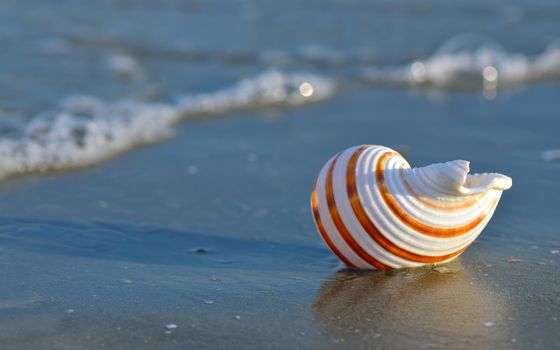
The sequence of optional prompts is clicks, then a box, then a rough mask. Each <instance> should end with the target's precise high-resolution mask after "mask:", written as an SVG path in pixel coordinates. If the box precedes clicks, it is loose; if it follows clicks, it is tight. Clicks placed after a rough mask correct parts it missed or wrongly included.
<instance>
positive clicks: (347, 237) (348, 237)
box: [325, 153, 389, 269]
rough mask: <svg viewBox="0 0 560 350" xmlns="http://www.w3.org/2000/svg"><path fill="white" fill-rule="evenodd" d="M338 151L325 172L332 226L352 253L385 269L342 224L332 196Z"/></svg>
mask: <svg viewBox="0 0 560 350" xmlns="http://www.w3.org/2000/svg"><path fill="white" fill-rule="evenodd" d="M340 155H341V154H340V153H339V154H338V155H337V156H336V157H335V159H334V160H333V162H332V163H331V165H330V167H329V170H328V172H327V175H326V176H327V178H326V185H325V186H326V187H325V193H326V200H327V207H328V209H329V212H330V217H331V219H332V221H333V223H334V226H335V227H336V230H337V231H338V232H339V234H340V236H341V237H342V238H343V239H344V241H345V242H346V244H347V245H348V246H349V247H350V248H351V249H352V250H353V251H354V253H355V254H356V255H358V256H359V257H360V258H361V259H362V260H364V261H366V262H367V263H368V264H370V265H372V266H374V267H375V268H377V269H387V268H389V267H388V266H387V265H384V264H383V263H381V262H379V261H378V260H377V259H376V258H374V257H373V256H371V255H370V254H368V253H367V252H366V251H365V250H364V249H363V248H362V247H361V246H360V245H359V244H358V243H357V242H356V240H355V239H354V238H353V236H352V234H351V233H350V232H349V231H348V229H347V228H346V226H345V225H344V222H343V221H342V218H341V217H340V214H339V212H338V208H337V205H336V201H335V198H334V192H333V173H334V169H335V166H336V164H337V161H338V159H339V157H340Z"/></svg>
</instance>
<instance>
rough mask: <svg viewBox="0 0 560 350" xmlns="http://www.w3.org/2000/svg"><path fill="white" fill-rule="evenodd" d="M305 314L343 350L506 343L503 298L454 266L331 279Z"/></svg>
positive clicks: (506, 314) (508, 337) (507, 312)
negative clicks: (316, 322)
mask: <svg viewBox="0 0 560 350" xmlns="http://www.w3.org/2000/svg"><path fill="white" fill-rule="evenodd" d="M313 310H314V312H315V315H316V319H317V321H318V324H319V326H320V328H321V330H320V331H321V332H322V334H325V335H327V336H328V338H327V339H328V340H330V342H333V343H343V344H344V347H346V348H349V349H357V348H364V346H365V345H366V344H367V348H371V349H375V348H377V345H379V346H381V345H383V348H385V345H387V344H399V348H470V349H480V348H490V347H494V348H496V347H497V348H503V347H505V348H507V347H508V346H507V344H508V343H509V342H510V341H511V338H512V334H511V333H512V330H511V329H510V327H511V326H510V322H508V321H507V319H508V317H509V316H511V313H512V310H511V307H510V303H509V302H508V299H507V297H505V296H504V295H501V294H499V293H497V292H495V291H494V290H492V288H490V286H487V285H483V284H481V282H480V281H477V280H476V279H474V278H473V277H472V276H471V274H470V273H469V272H468V271H465V270H464V269H463V267H462V266H461V265H460V263H459V262H454V263H452V264H451V265H449V266H448V268H447V269H446V270H440V271H439V272H438V271H435V270H432V269H430V268H419V269H413V270H407V271H402V270H401V271H397V270H392V271H388V272H353V271H349V270H346V271H341V272H337V273H335V274H334V275H333V276H331V279H330V280H328V281H327V282H325V283H324V284H323V286H322V287H321V289H320V291H319V294H318V295H317V297H316V299H315V302H314V304H313ZM490 324H491V326H489V325H490ZM397 342H398V343H397ZM510 345H511V344H510Z"/></svg>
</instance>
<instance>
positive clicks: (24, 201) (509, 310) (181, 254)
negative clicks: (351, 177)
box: [0, 0, 560, 350]
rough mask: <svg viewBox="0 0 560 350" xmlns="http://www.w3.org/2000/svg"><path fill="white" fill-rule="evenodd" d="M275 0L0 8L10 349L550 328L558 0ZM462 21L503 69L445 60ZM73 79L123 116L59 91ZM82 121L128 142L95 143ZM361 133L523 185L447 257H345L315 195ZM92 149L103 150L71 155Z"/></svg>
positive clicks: (539, 345)
mask: <svg viewBox="0 0 560 350" xmlns="http://www.w3.org/2000/svg"><path fill="white" fill-rule="evenodd" d="M55 6H56V7H55ZM92 6H93V5H92ZM230 6H231V7H232V8H230ZM279 6H280V5H279V4H275V3H273V2H270V3H269V2H266V3H262V4H258V5H257V4H250V3H247V2H243V1H242V2H241V4H239V6H237V5H236V6H234V5H225V4H218V3H213V2H212V3H208V4H198V5H197V4H194V3H193V4H190V5H185V4H179V2H174V1H169V2H166V5H161V6H160V5H155V4H152V3H150V2H142V1H140V2H138V3H136V4H132V3H128V2H126V1H123V2H121V1H110V0H104V1H101V2H100V4H99V5H98V6H95V7H94V8H93V7H90V6H87V5H84V4H80V5H78V4H75V3H73V2H61V3H59V4H56V5H55V4H54V2H52V4H51V2H49V1H47V2H38V1H24V2H15V1H7V2H6V3H3V4H2V5H0V23H2V24H0V43H2V47H4V48H5V49H6V50H5V52H4V53H2V54H0V67H2V68H3V69H2V71H3V73H2V74H0V87H1V88H2V91H0V116H1V117H2V118H1V121H2V122H3V124H1V128H0V132H1V134H0V137H1V140H2V141H1V142H0V154H1V155H2V157H1V158H0V175H1V177H3V180H2V182H1V183H0V276H1V279H2V283H0V348H2V349H17V350H19V349H39V348H41V349H100V348H107V349H154V348H156V349H186V348H188V349H232V348H235V349H245V348H248V349H253V348H254V349H263V348H273V349H284V348H298V349H299V348H301V349H328V348H332V349H339V348H340V349H410V348H418V349H441V348H443V349H533V348H535V349H553V348H558V347H560V342H559V340H558V337H557V336H556V333H557V330H558V328H559V326H560V295H559V290H560V269H559V266H560V253H559V249H560V245H559V241H558V226H559V224H560V217H559V215H558V210H559V208H560V203H559V201H558V194H560V183H559V182H558V174H559V172H560V162H558V161H555V160H552V159H547V158H546V157H543V152H545V151H547V150H551V149H557V148H560V142H559V141H558V131H559V130H560V129H559V128H560V119H558V115H557V111H558V106H559V104H558V93H559V89H558V81H557V79H558V77H559V76H560V61H559V62H558V67H559V70H558V71H556V70H555V69H556V68H555V67H556V66H555V65H554V62H555V61H554V59H553V58H554V57H556V56H553V53H554V52H555V51H554V52H553V51H551V50H552V49H550V48H549V49H547V47H548V45H550V43H552V42H554V39H555V38H554V37H553V34H554V33H556V32H557V30H558V28H559V25H558V22H557V21H556V18H554V16H552V15H551V14H550V13H552V11H558V10H560V7H558V5H556V4H553V3H547V2H539V6H535V7H531V6H529V5H508V6H498V5H495V4H486V3H485V2H482V1H476V2H469V3H462V2H460V3H456V4H446V5H444V4H441V3H439V2H428V4H426V5H425V7H423V6H420V5H407V4H406V3H404V2H402V3H401V2H397V3H396V4H394V5H390V4H384V3H374V4H367V3H361V2H358V3H356V4H354V5H353V6H350V5H345V4H341V3H336V2H335V3H329V6H326V5H321V4H320V3H319V2H314V1H312V2H310V3H309V4H306V5H305V6H304V5H301V4H296V3H295V2H294V3H291V2H289V3H288V4H284V5H282V6H281V8H277V7H279ZM300 6H301V7H300ZM323 6H326V7H325V8H323ZM298 9H300V10H301V11H299V12H298V11H297V10H298ZM319 9H322V10H323V12H320V11H319ZM496 16H497V17H496ZM123 18H127V19H128V21H123V20H122V19H123ZM238 18H242V20H241V22H242V23H243V24H240V25H239V24H238V23H239V22H238ZM492 18H498V20H493V19H492ZM151 21H154V22H156V23H161V25H157V26H152V27H151V28H147V23H150V22H151ZM310 21H314V23H315V26H310V25H309V23H310ZM216 23H219V24H220V25H223V26H224V27H225V28H230V29H231V32H230V33H228V34H229V36H228V37H225V36H224V34H223V33H218V32H216V31H215V30H212V28H214V27H215V25H216ZM280 23H284V24H282V26H284V27H282V28H284V29H285V30H281V29H280V28H281V27H280ZM285 23H288V24H290V25H291V26H290V25H287V24H285ZM440 26H446V28H447V32H443V31H441V30H439V27H440ZM201 29H204V30H201ZM343 29H344V30H343ZM475 30H478V31H480V32H482V33H484V34H485V35H486V36H489V37H492V38H493V40H495V42H496V43H499V44H500V45H501V46H503V47H504V50H503V52H502V51H500V52H502V53H501V54H499V55H498V54H496V56H495V57H494V56H493V57H494V58H493V60H494V61H492V62H494V65H493V66H492V67H494V66H495V67H498V68H497V72H498V73H497V74H498V75H497V78H496V80H497V83H496V84H498V85H497V86H498V87H497V88H496V87H495V86H494V87H493V85H488V84H486V85H484V84H482V83H481V81H479V80H480V79H481V78H480V74H483V75H484V71H479V69H478V66H477V64H471V65H467V66H460V69H459V68H456V67H455V66H453V67H455V68H453V69H455V70H453V71H451V68H449V66H445V67H442V66H441V65H440V63H439V62H440V61H439V59H440V58H441V57H442V56H438V55H440V54H437V52H438V51H437V48H438V47H439V46H441V44H442V43H444V42H445V41H447V40H448V39H449V38H453V37H456V36H457V35H462V34H464V33H467V32H473V31H475ZM259 31H262V33H261V34H260V35H259V33H258V32H259ZM389 37H390V39H389ZM547 50H548V51H547ZM434 52H436V53H434ZM504 52H508V53H509V54H508V55H505V54H504ZM119 55H120V56H119ZM520 55H523V57H525V59H524V60H519V57H520ZM115 57H117V58H115ZM118 57H120V59H119V58H118ZM123 57H125V58H124V59H123ZM445 57H448V56H445ZM551 57H552V58H551ZM558 57H560V55H559V56H558ZM430 58H432V60H430ZM127 59H128V61H127ZM475 61H476V60H475ZM521 61H523V62H525V63H524V64H525V66H523V67H525V71H524V72H525V73H524V75H520V74H517V73H519V69H517V70H515V69H512V68H511V66H508V64H513V63H511V62H515V63H516V64H517V66H516V67H520V66H519V65H520V64H521V63H519V62H521ZM131 62H133V63H131ZM415 62H423V63H422V64H423V67H424V68H423V69H424V70H423V71H422V72H423V73H422V74H423V75H422V79H423V80H422V81H421V82H418V81H416V80H415V79H417V78H418V76H417V75H416V76H415V75H414V72H413V73H410V72H409V71H410V67H412V65H413V64H414V63H415ZM454 62H455V61H454ZM457 62H463V61H461V60H458V61H457ZM477 62H478V61H477ZM506 63H507V64H506ZM457 64H459V63H457ZM403 67H404V68H403ZM414 67H419V66H418V65H415V66H414ZM433 67H436V68H433ZM403 69H404V70H403ZM434 69H435V71H436V72H447V73H448V75H447V76H446V78H445V79H442V78H441V76H440V75H438V74H436V73H433V72H432V70H434ZM403 71H406V72H408V73H407V74H408V75H407V74H403V73H402V72H403ZM263 72H265V73H263ZM266 72H268V73H266ZM270 72H276V73H272V74H273V75H272V77H273V78H270V77H271V75H267V74H270ZM487 72H488V70H487ZM506 72H510V73H506ZM512 72H513V73H512ZM515 72H517V73H515ZM514 73H515V74H514ZM262 74H265V75H264V77H265V78H262V77H263V75H262ZM274 74H276V75H274ZM410 74H412V75H411V76H410V77H409V75H410ZM500 74H501V75H500ZM507 74H509V75H507ZM475 76H476V77H478V79H479V80H476V79H474V80H473V77H475ZM255 77H257V78H255ZM259 77H260V78H259ZM415 77H416V78H415ZM502 77H503V79H504V80H503V81H502V82H501V81H500V78H502ZM301 79H303V80H301ZM407 79H408V80H407ZM471 80H473V81H474V82H473V83H471ZM301 81H305V82H308V81H311V82H312V85H313V87H314V89H315V90H314V91H311V93H308V91H307V90H302V89H301ZM415 81H416V82H415ZM500 84H502V85H500ZM263 85H264V86H265V87H263ZM271 85H272V86H273V88H270V86H271ZM267 86H268V88H267ZM75 94H80V95H83V94H85V95H91V96H94V97H95V98H96V99H98V100H99V101H101V102H99V103H98V104H97V105H96V106H98V107H96V108H99V110H101V111H103V112H106V111H112V112H115V111H117V112H118V113H117V112H115V115H111V116H110V118H106V117H105V116H104V115H103V114H102V113H101V114H96V113H97V112H95V113H94V112H91V111H90V110H87V111H86V112H84V111H82V110H79V111H77V110H76V108H78V107H79V108H85V107H83V106H78V107H75V106H74V107H72V108H74V109H72V108H70V107H64V106H63V107H61V106H60V104H59V101H62V100H64V99H65V98H67V97H68V96H72V95H75ZM282 94H283V95H282ZM305 95H309V96H307V97H306V96H305ZM120 100H133V101H136V102H134V103H135V104H134V108H133V109H132V110H133V111H136V112H137V111H142V112H143V113H144V112H145V111H146V110H150V111H151V110H153V108H154V106H155V104H158V106H160V104H164V107H165V108H169V109H170V110H171V112H172V114H173V113H175V114H177V117H176V118H175V116H173V118H175V119H173V118H171V119H165V122H163V121H161V119H157V118H156V117H153V116H152V115H151V114H147V115H148V116H147V117H146V118H145V119H135V115H136V114H135V113H132V112H131V114H130V115H129V114H127V113H129V112H128V111H129V110H128V109H127V110H126V113H125V112H122V109H119V108H121V107H119V108H116V107H114V105H112V104H111V103H117V104H118V101H120ZM115 101H117V102H115ZM140 102H141V103H142V104H138V103H140ZM99 106H101V107H99ZM88 108H92V107H88ZM127 108H129V107H127ZM52 110H55V111H59V112H58V114H56V115H55V116H54V117H52V116H49V117H48V118H47V117H43V112H44V111H52ZM96 111H97V109H96ZM146 113H147V112H146ZM158 113H159V112H158ZM175 114H174V115H175ZM60 115H64V116H65V118H67V119H63V118H62V117H60ZM83 115H85V117H84V116H83ZM158 115H159V114H158ZM57 118H59V119H57ZM103 118H105V119H103ZM37 120H38V121H39V122H40V123H38V122H37ZM53 120H54V121H53ZM33 121H35V123H36V124H38V125H39V126H40V127H37V126H35V125H32V124H31V123H32V122H33ZM51 121H53V122H52V124H49V123H50V122H51ZM55 122H56V123H55ZM63 122H64V123H63ZM111 122H115V123H117V124H111ZM45 123H46V124H45ZM65 123H67V124H65ZM93 124H95V125H96V128H98V129H97V130H99V128H103V127H105V126H106V127H107V130H109V131H111V132H113V131H114V132H113V133H112V134H111V137H114V138H116V139H118V140H123V141H122V143H121V144H119V145H123V146H122V147H121V146H119V147H121V148H118V147H116V146H114V147H113V145H114V144H115V142H113V141H112V140H110V139H104V140H105V141H104V142H105V143H97V144H95V145H93V146H92V144H91V143H88V142H89V141H91V140H98V139H95V138H93V137H92V138H89V137H90V136H91V133H92V132H93V131H92V130H93V129H91V128H90V127H91V125H93ZM164 124H165V125H164ZM45 125H46V126H45ZM107 125H108V126H107ZM115 125H116V126H115ZM162 125H163V126H164V128H162V130H160V129H158V128H159V127H160V126H162ZM117 127H118V128H121V129H122V130H124V131H122V132H117V131H115V130H121V129H117ZM136 127H138V130H142V132H145V135H144V134H142V135H140V134H139V132H138V133H136V134H134V133H133V132H132V131H134V132H136V131H137V129H135V128H136ZM57 128H60V129H57ZM150 128H152V129H150ZM94 129H95V128H94ZM156 129H157V130H156ZM30 130H31V131H30ZM37 130H38V131H37ZM43 130H47V131H46V132H44V131H43ZM68 130H70V131H68ZM84 130H85V131H84ZM103 130H105V129H103ZM131 130H132V131H131ZM54 131H56V133H54ZM77 131H80V132H81V134H80V133H77ZM125 131H130V132H125ZM152 131H153V133H151V132H152ZM156 131H157V133H156ZM160 132H163V133H164V134H165V135H164V136H161V135H163V134H160ZM45 135H47V136H48V137H47V136H45ZM53 135H54V136H53ZM61 135H62V136H61ZM76 135H78V136H76ZM139 135H140V136H139ZM154 135H156V136H157V137H156V136H154ZM55 136H56V137H55ZM152 137H153V140H152ZM6 140H8V141H6ZM37 140H40V142H38V141H37ZM76 140H82V141H83V140H86V142H85V145H84V143H82V144H80V143H79V142H77V141H76ZM67 141H68V142H67ZM148 141H149V142H148ZM366 143H375V144H380V145H387V146H390V147H393V148H395V149H397V150H398V151H400V152H401V153H402V154H404V155H406V157H407V159H408V160H409V162H410V163H411V164H412V165H414V166H422V165H426V164H430V163H434V162H440V161H448V160H453V159H467V160H469V161H471V170H472V171H473V172H483V171H496V172H501V173H504V174H507V175H508V176H510V177H512V178H513V183H514V185H513V188H512V189H511V190H510V191H507V192H505V193H504V195H503V198H502V200H501V202H500V205H499V207H498V209H497V211H496V213H495V215H494V217H493V219H492V221H491V222H490V223H489V225H488V226H487V228H486V229H485V230H484V232H483V233H482V235H481V236H480V237H479V238H478V239H477V240H476V242H475V243H474V244H473V245H472V246H471V247H470V248H469V249H468V250H467V251H466V252H465V253H464V254H462V255H461V257H460V258H459V259H457V260H456V261H454V262H452V263H450V264H448V265H445V266H439V267H432V266H427V267H424V268H418V269H404V270H394V271H370V272H365V271H361V272H357V271H351V270H347V269H344V266H342V265H341V263H340V262H339V261H338V260H337V259H336V258H335V257H334V255H333V254H332V253H331V252H330V251H329V250H328V249H327V248H326V246H325V245H324V244H323V242H322V241H321V239H320V237H319V235H318V233H317V232H316V229H315V227H314V224H313V219H312V215H311V212H310V208H309V198H310V193H311V188H312V186H313V183H314V181H315V178H316V176H317V174H318V173H319V170H320V169H321V167H322V166H323V164H324V163H325V162H326V161H327V160H328V159H329V158H330V157H331V156H333V155H334V154H335V153H337V152H339V151H340V150H342V149H345V148H347V147H350V146H353V145H359V144H366ZM35 144H41V145H43V146H44V148H42V149H39V150H36V149H35V148H33V147H35V146H34V145H35ZM69 145H71V146H72V147H70V146H69ZM32 146H33V147H32ZM33 150H35V151H33ZM32 151H33V152H36V153H32ZM86 153H87V154H88V156H91V157H93V158H94V156H95V157H99V159H103V161H101V160H100V161H95V162H92V164H81V163H78V162H74V163H72V162H70V161H69V159H70V160H73V159H81V158H80V157H78V158H72V157H74V156H73V155H75V154H77V155H78V156H81V155H83V154H86ZM37 154H39V155H40V156H36V157H35V158H34V157H33V155H37ZM70 155H72V157H70ZM93 158H92V159H93ZM37 159H39V160H37ZM46 159H48V160H49V162H46V161H45V160H46ZM95 159H97V158H95ZM62 160H65V162H66V163H63V162H62ZM60 164H63V165H64V166H62V165H60ZM4 175H6V176H5V178H4Z"/></svg>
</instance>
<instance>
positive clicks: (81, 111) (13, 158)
mask: <svg viewBox="0 0 560 350" xmlns="http://www.w3.org/2000/svg"><path fill="white" fill-rule="evenodd" d="M335 88H336V86H335V83H334V81H332V80H330V79H328V78H324V77H320V76H317V75H312V74H298V73H291V74H287V73H282V72H279V71H266V72H264V73H262V74H260V75H258V76H256V77H253V78H247V79H243V80H241V81H240V82H238V83H237V84H235V85H233V86H232V87H229V88H226V89H223V90H219V91H216V92H214V93H206V94H194V95H187V96H183V97H181V98H179V99H178V102H177V103H174V104H171V103H170V104H159V103H147V102H141V101H137V100H117V101H113V102H105V101H102V100H100V99H98V98H95V97H92V96H81V95H76V96H70V97H68V98H66V99H64V100H63V101H62V102H61V103H60V105H59V107H58V108H57V109H55V110H53V111H48V112H44V113H40V114H38V115H36V116H34V117H32V118H31V119H30V121H29V122H27V123H20V124H17V123H15V124H14V123H10V121H4V123H5V125H3V126H2V125H0V129H5V130H9V132H5V135H3V136H2V137H1V138H0V179H2V178H5V177H7V176H10V175H14V174H19V173H29V172H41V171H49V170H58V169H69V168H75V167H81V166H87V165H91V164H95V163H97V162H100V161H103V160H105V159H107V158H110V157H112V156H115V155H116V154H119V153H121V152H123V151H125V150H127V149H129V148H132V147H134V146H137V145H141V144H145V143H152V142H156V141H158V140H161V139H162V138H165V137H167V136H169V135H171V134H173V131H174V125H175V124H176V123H178V122H179V121H181V120H182V119H184V118H188V117H189V116H194V115H198V114H206V115H208V114H219V113H227V112H230V111H233V110H238V109H251V108H262V107H286V106H289V107H295V106H302V105H305V104H308V103H311V102H316V101H320V100H323V99H326V98H328V97H330V96H331V95H332V94H334V92H335Z"/></svg>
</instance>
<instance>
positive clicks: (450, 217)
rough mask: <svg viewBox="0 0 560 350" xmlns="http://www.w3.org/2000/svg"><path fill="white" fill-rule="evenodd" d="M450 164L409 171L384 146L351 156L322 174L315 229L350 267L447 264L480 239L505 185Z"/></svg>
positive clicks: (465, 165) (314, 201)
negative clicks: (479, 236) (470, 173)
mask: <svg viewBox="0 0 560 350" xmlns="http://www.w3.org/2000/svg"><path fill="white" fill-rule="evenodd" d="M468 173H469V162H467V161H465V160H455V161H451V162H447V163H437V164H432V165H429V166H426V167H422V168H411V167H410V165H409V164H408V162H407V161H406V160H405V159H404V158H403V157H402V156H401V155H400V154H399V153H397V152H396V151H394V150H392V149H390V148H388V147H383V146H374V145H363V146H356V147H352V148H349V149H347V150H345V151H343V152H341V153H338V154H337V155H335V156H334V157H333V158H331V159H330V160H329V161H328V162H327V164H325V166H324V167H323V169H321V172H320V173H319V176H318V178H317V181H316V183H315V185H314V188H313V193H312V195H311V208H312V212H313V217H314V220H315V225H316V226H317V230H318V231H319V233H320V235H321V237H322V238H323V240H324V241H325V243H326V245H327V246H328V247H329V248H330V250H331V251H332V252H333V253H334V254H335V255H336V256H337V257H338V258H339V259H340V260H341V261H342V262H344V263H345V264H346V265H347V266H348V267H350V268H355V269H392V268H404V267H417V266H422V265H426V264H435V263H445V262H449V261H451V260H453V259H454V258H456V257H457V256H458V255H459V254H461V253H462V252H463V251H465V249H467V247H468V246H469V245H470V244H471V243H472V242H473V241H474V240H475V239H476V237H478V235H479V234H480V233H481V232H482V230H483V229H484V227H485V226H486V224H487V223H488V221H489V220H490V218H491V217H492V214H493V213H494V210H495V209H496V206H497V204H498V201H499V200H500V197H501V195H502V191H503V190H507V189H509V188H510V187H511V178H509V177H507V176H505V175H501V174H496V173H484V174H473V175H469V174H468Z"/></svg>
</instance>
